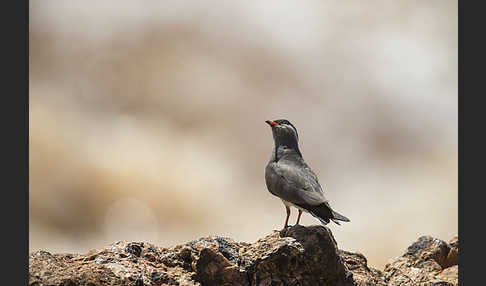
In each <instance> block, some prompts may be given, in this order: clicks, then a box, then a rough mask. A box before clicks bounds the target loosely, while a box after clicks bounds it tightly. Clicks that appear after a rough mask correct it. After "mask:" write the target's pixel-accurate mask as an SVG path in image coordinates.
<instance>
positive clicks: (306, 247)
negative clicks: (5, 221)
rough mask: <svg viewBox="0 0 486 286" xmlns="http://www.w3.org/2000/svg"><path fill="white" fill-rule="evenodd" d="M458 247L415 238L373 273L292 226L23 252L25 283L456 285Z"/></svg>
mask: <svg viewBox="0 0 486 286" xmlns="http://www.w3.org/2000/svg"><path fill="white" fill-rule="evenodd" d="M458 246H459V242H458V238H457V237H456V238H455V239H453V240H451V241H449V243H445V242H443V241H441V240H438V239H434V238H431V237H421V238H419V240H418V241H417V242H415V243H414V244H412V245H411V246H410V247H409V248H408V249H407V251H406V252H405V254H404V255H403V256H401V257H398V258H397V259H395V260H394V261H393V262H392V263H390V264H388V265H387V266H386V268H385V270H384V271H380V270H378V269H375V268H373V267H369V266H368V265H367V260H366V257H365V256H364V255H362V254H360V253H352V252H348V251H344V250H339V249H338V247H337V244H336V241H335V239H334V237H333V235H332V233H331V231H330V230H329V229H328V228H327V227H323V226H309V227H304V226H300V225H297V226H292V227H289V228H287V229H285V230H282V231H274V232H273V233H272V234H270V235H268V236H266V237H264V238H261V239H259V240H258V241H256V242H254V243H251V244H250V243H245V242H235V241H234V240H232V239H231V238H227V237H219V236H210V237H204V238H200V239H198V240H194V241H190V242H188V243H185V244H181V245H176V246H173V247H169V248H161V247H158V246H155V245H153V244H150V243H147V242H126V241H119V242H115V243H113V244H110V245H108V246H107V247H105V248H103V249H100V250H93V251H90V252H88V253H86V254H51V253H49V252H46V251H37V252H34V253H31V254H30V256H29V285H32V286H33V285H38V286H42V285H46V286H47V285H72V286H74V285H85V286H88V285H89V286H94V285H97V286H101V285H114V286H116V285H136V286H142V285H185V286H191V285H201V286H204V285H211V286H212V285H235V286H250V285H262V286H263V285H309V286H312V285H324V286H325V285H336V286H340V285H342V286H347V285H363V286H364V285H419V284H420V283H425V282H427V283H428V282H433V283H436V284H434V285H457V277H458V275H457V268H458V266H457V262H458V259H457V258H458V253H459V249H458ZM427 285H428V284H427Z"/></svg>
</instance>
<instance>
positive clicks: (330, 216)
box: [298, 202, 350, 225]
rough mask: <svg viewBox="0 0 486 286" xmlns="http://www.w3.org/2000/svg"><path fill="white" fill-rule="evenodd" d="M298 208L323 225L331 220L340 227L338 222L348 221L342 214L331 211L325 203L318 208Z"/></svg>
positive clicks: (303, 206) (309, 206)
mask: <svg viewBox="0 0 486 286" xmlns="http://www.w3.org/2000/svg"><path fill="white" fill-rule="evenodd" d="M298 206H299V207H302V208H305V209H306V210H308V211H309V213H310V214H311V215H312V216H314V217H316V218H317V219H319V220H320V221H321V222H322V223H323V224H324V225H326V224H328V223H329V222H330V221H331V220H332V221H333V222H334V223H336V224H338V225H341V224H340V223H339V221H350V220H349V219H348V218H347V217H345V216H343V215H342V214H340V213H338V212H336V211H333V210H332V209H331V207H330V206H329V204H328V203H327V202H325V203H322V204H320V205H318V206H311V205H300V204H299V205H298Z"/></svg>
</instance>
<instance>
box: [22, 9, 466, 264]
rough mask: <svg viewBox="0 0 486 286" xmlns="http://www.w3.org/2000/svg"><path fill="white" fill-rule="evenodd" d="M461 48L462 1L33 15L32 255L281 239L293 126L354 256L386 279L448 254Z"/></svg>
mask: <svg viewBox="0 0 486 286" xmlns="http://www.w3.org/2000/svg"><path fill="white" fill-rule="evenodd" d="M457 44H458V41H457V1H444V0H432V1H386V0H381V1H366V2H364V1H306V2H305V4H304V3H302V2H298V1H238V2H233V1H231V2H230V1H212V2H204V3H203V2H200V1H107V0H101V1H59V0H58V1H52V0H43V1H30V107H29V108H30V154H29V156H30V178H29V179H30V194H29V195H30V204H29V218H30V227H29V230H30V232H29V243H30V250H31V251H35V250H39V249H44V250H47V251H51V252H81V253H84V252H87V251H89V250H91V249H96V248H102V247H104V246H106V245H107V244H109V243H111V242H114V241H118V240H133V241H135V240H141V241H149V242H152V243H155V244H158V245H160V246H167V247H168V246H172V245H175V244H179V243H184V242H187V241H190V240H193V239H197V238H199V237H202V236H208V235H220V236H229V237H232V238H233V239H235V240H237V241H246V242H253V241H255V240H257V239H258V238H261V237H263V236H265V235H268V234H270V233H271V232H272V231H273V230H277V229H281V228H282V226H283V223H284V220H285V208H284V206H283V204H282V202H281V201H280V200H279V199H278V198H276V197H274V196H272V195H271V194H270V193H269V192H268V191H267V189H266V186H265V180H264V168H265V165H266V163H267V161H268V159H269V158H270V153H271V149H272V147H273V139H272V136H271V130H270V128H269V127H268V125H267V124H265V122H264V121H265V120H267V119H279V118H285V119H289V120H290V121H291V122H292V123H293V124H294V125H295V126H296V127H297V129H298V131H299V136H300V146H301V151H302V153H303V155H304V158H305V160H306V161H307V162H308V164H309V165H310V166H311V167H312V168H313V170H314V171H315V172H316V174H317V175H318V177H319V179H320V182H321V183H322V184H323V187H324V188H325V191H326V193H327V197H328V198H329V199H330V201H331V205H332V206H334V208H335V209H336V210H337V211H338V212H340V213H342V214H344V215H346V216H347V217H349V218H350V219H351V222H350V223H344V224H343V225H342V226H337V225H330V226H329V227H330V228H331V229H332V231H333V234H334V236H335V237H336V240H337V241H338V246H339V247H340V248H341V249H345V250H349V251H360V252H362V253H363V254H364V255H365V256H366V257H367V258H368V263H369V264H370V265H372V266H375V267H378V268H382V267H383V266H384V265H385V264H386V263H387V261H389V259H391V258H393V257H396V256H398V255H401V254H402V253H403V252H404V251H405V249H406V247H407V246H409V245H410V244H411V243H412V242H413V241H415V240H416V239H417V238H418V237H419V236H421V235H432V236H435V237H438V238H441V239H444V240H449V239H450V238H452V237H453V236H454V235H456V234H457V231H458V222H457V194H458V176H457V171H458V167H457V157H458V152H457V147H458V143H457V139H458V137H457V124H458V122H457V118H458V116H457V114H458V113H457V99H458V95H457V85H458V83H457ZM296 217H297V212H296V211H295V210H294V211H293V212H292V216H291V219H290V223H292V224H294V223H295V220H296ZM301 222H302V224H304V225H312V224H318V221H317V220H316V219H315V218H313V217H312V216H310V215H308V214H307V215H304V216H303V219H302V221H301Z"/></svg>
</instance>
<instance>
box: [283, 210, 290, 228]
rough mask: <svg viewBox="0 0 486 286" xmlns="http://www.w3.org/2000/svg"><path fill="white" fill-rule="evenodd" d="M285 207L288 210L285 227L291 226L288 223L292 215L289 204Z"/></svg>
mask: <svg viewBox="0 0 486 286" xmlns="http://www.w3.org/2000/svg"><path fill="white" fill-rule="evenodd" d="M285 209H286V210H287V218H286V219H285V225H284V229H285V228H287V227H288V226H289V225H288V223H289V217H290V208H289V207H288V206H285Z"/></svg>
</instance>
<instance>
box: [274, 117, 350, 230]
mask: <svg viewBox="0 0 486 286" xmlns="http://www.w3.org/2000/svg"><path fill="white" fill-rule="evenodd" d="M265 122H266V123H267V124H268V125H270V127H271V129H272V135H273V140H274V148H273V150H272V155H271V157H270V160H269V161H268V163H267V165H266V167H265V183H266V186H267V189H268V191H269V192H270V193H271V194H272V195H274V196H277V197H279V198H280V199H281V200H282V202H283V204H284V205H285V209H286V212H287V217H286V218H285V224H284V229H286V228H287V227H288V221H289V217H290V207H295V208H297V210H298V211H299V215H298V217H297V223H296V225H298V224H299V221H300V216H301V215H302V212H306V213H309V214H311V215H312V216H314V217H316V218H317V219H319V221H320V222H321V223H322V224H323V225H327V224H328V223H329V222H330V221H331V220H332V221H333V222H334V223H336V224H338V225H340V223H339V221H344V222H349V221H350V220H349V219H348V218H347V217H345V216H343V215H341V214H339V213H338V212H336V211H334V210H333V209H332V208H331V206H330V204H329V201H328V200H327V199H326V197H325V196H324V191H323V189H322V186H321V184H320V183H319V181H318V178H317V176H316V174H315V173H314V172H313V171H312V169H311V168H310V167H309V166H308V165H307V163H306V162H305V161H304V158H303V157H302V153H301V151H300V149H299V135H298V133H297V129H296V128H295V126H294V125H293V124H292V123H290V122H289V121H288V120H286V119H277V120H266V121H265Z"/></svg>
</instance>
